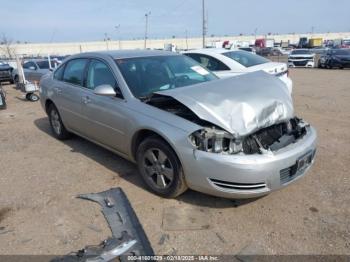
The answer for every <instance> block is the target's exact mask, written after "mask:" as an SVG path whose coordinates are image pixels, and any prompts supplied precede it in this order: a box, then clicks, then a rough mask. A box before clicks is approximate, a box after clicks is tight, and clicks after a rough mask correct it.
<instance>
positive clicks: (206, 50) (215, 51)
mask: <svg viewBox="0 0 350 262" xmlns="http://www.w3.org/2000/svg"><path fill="white" fill-rule="evenodd" d="M230 51H242V50H237V49H234V50H232V49H225V48H202V49H193V50H188V51H186V52H184V54H186V53H202V54H223V53H226V52H230Z"/></svg>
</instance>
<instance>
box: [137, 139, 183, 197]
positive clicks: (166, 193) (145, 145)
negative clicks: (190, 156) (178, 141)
mask: <svg viewBox="0 0 350 262" xmlns="http://www.w3.org/2000/svg"><path fill="white" fill-rule="evenodd" d="M136 156H137V157H136V158H137V165H138V168H139V172H140V174H141V176H142V178H143V180H144V182H145V183H146V185H147V186H148V187H149V188H150V189H151V191H153V192H154V193H156V194H157V195H159V196H162V197H165V198H175V197H177V196H179V195H180V194H182V193H183V192H185V191H186V190H187V188H188V187H187V185H186V181H185V176H184V173H183V169H182V166H181V163H180V161H179V159H178V157H177V155H176V153H175V152H174V150H173V149H172V148H171V147H170V146H169V145H168V144H167V143H166V142H164V141H163V140H162V139H160V138H158V137H155V136H154V137H149V138H146V139H145V140H144V141H143V142H142V143H141V144H140V146H139V148H138V150H137V155H136Z"/></svg>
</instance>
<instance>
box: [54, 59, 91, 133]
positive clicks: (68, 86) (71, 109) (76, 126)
mask: <svg viewBox="0 0 350 262" xmlns="http://www.w3.org/2000/svg"><path fill="white" fill-rule="evenodd" d="M87 62H88V59H85V58H79V59H72V60H70V61H68V62H67V63H66V64H65V67H64V68H63V67H60V68H59V69H58V70H57V71H56V72H55V75H54V79H55V81H54V84H53V92H54V98H55V99H54V103H55V104H56V106H57V108H58V111H59V113H60V115H61V118H62V120H63V123H64V125H65V126H66V127H68V128H69V129H72V130H73V131H76V132H79V133H81V132H82V131H83V129H82V127H83V116H82V112H81V107H82V102H81V101H82V89H83V85H84V73H85V69H86V66H87ZM63 69H64V71H61V70H63Z"/></svg>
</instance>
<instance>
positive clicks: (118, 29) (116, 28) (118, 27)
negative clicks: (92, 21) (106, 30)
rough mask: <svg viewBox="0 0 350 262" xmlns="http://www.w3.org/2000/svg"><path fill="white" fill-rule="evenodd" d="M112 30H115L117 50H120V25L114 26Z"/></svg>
mask: <svg viewBox="0 0 350 262" xmlns="http://www.w3.org/2000/svg"><path fill="white" fill-rule="evenodd" d="M114 28H115V30H116V31H117V38H118V49H121V48H120V24H119V25H116V26H115V27H114Z"/></svg>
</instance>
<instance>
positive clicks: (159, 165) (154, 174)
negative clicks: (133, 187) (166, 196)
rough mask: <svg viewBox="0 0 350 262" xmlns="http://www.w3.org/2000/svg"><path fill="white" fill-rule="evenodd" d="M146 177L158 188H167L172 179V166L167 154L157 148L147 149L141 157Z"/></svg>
mask: <svg viewBox="0 0 350 262" xmlns="http://www.w3.org/2000/svg"><path fill="white" fill-rule="evenodd" d="M143 168H144V170H145V172H146V174H147V177H146V178H147V179H148V180H149V181H150V182H151V183H152V184H153V186H154V187H156V188H158V189H165V188H168V187H169V186H170V185H171V183H172V181H173V180H174V168H173V166H172V164H171V162H170V160H169V158H168V157H167V155H166V154H165V153H164V152H163V151H162V150H160V149H159V148H150V149H148V150H147V151H146V152H145V154H144V157H143Z"/></svg>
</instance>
